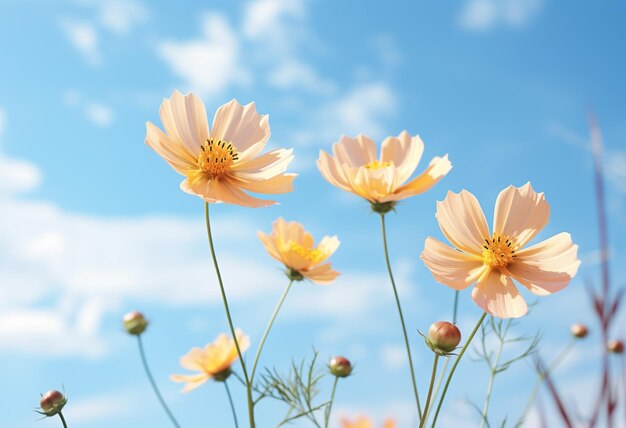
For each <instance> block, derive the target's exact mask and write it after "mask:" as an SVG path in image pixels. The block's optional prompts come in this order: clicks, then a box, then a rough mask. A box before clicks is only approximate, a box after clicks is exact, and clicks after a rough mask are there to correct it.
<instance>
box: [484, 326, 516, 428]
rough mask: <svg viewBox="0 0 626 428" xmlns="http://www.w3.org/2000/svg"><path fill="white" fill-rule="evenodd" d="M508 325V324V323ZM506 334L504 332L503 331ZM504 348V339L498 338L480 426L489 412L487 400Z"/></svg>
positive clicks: (489, 397) (489, 396)
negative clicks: (498, 342)
mask: <svg viewBox="0 0 626 428" xmlns="http://www.w3.org/2000/svg"><path fill="white" fill-rule="evenodd" d="M509 325H510V324H509ZM507 330H508V327H507ZM504 335H505V336H506V332H505V333H504ZM503 349H504V339H500V346H499V347H498V352H497V354H496V360H495V361H494V363H493V365H492V366H491V372H490V374H489V385H487V395H486V397H485V405H484V406H483V413H482V420H481V421H480V428H483V427H484V426H485V423H486V422H487V414H488V413H489V401H490V400H491V393H492V392H493V385H494V383H495V381H496V374H497V369H498V363H500V357H501V356H502V350H503Z"/></svg>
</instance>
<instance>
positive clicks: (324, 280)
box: [257, 218, 339, 284]
mask: <svg viewBox="0 0 626 428" xmlns="http://www.w3.org/2000/svg"><path fill="white" fill-rule="evenodd" d="M257 236H258V237H259V239H260V240H261V242H263V245H265V249H266V250H267V252H268V253H269V254H270V256H272V257H274V258H275V259H276V260H278V261H279V262H281V263H283V264H284V265H285V266H286V267H287V269H288V270H289V271H288V272H287V274H288V276H289V277H290V278H291V279H294V280H302V279H304V278H307V279H310V280H311V281H313V282H314V283H316V284H330V283H331V282H333V281H334V280H335V278H337V277H338V276H339V272H337V271H334V270H332V269H331V264H330V262H328V263H324V262H325V261H326V260H327V259H328V258H329V257H330V256H331V255H332V254H333V253H334V252H335V251H336V250H337V248H338V247H339V239H337V236H324V238H322V240H321V241H320V242H319V244H317V246H315V245H314V240H313V236H311V234H310V233H309V232H307V231H306V230H304V227H303V226H302V225H301V224H300V223H298V222H295V221H291V222H286V221H285V220H283V219H282V218H279V219H278V220H276V221H275V222H274V224H273V227H272V233H271V234H270V235H266V234H265V233H263V232H258V234H257Z"/></svg>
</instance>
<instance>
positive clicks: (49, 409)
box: [39, 389, 67, 416]
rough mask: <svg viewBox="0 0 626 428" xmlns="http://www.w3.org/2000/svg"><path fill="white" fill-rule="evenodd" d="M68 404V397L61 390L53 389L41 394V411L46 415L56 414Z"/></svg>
mask: <svg viewBox="0 0 626 428" xmlns="http://www.w3.org/2000/svg"><path fill="white" fill-rule="evenodd" d="M66 404H67V398H65V396H64V395H63V394H62V393H61V392H59V391H56V390H54V389H53V390H51V391H48V392H46V393H45V394H44V395H42V396H41V400H40V401H39V406H40V407H41V411H40V412H39V413H41V414H42V415H46V416H54V415H56V414H58V413H59V412H60V411H61V410H63V407H65V405H66Z"/></svg>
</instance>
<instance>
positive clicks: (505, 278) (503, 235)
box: [421, 183, 580, 318]
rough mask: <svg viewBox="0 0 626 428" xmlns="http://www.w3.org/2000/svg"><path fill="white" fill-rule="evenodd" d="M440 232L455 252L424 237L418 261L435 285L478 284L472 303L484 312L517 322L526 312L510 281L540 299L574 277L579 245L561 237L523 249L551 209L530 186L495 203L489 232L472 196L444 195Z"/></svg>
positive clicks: (464, 193)
mask: <svg viewBox="0 0 626 428" xmlns="http://www.w3.org/2000/svg"><path fill="white" fill-rule="evenodd" d="M436 217H437V221H438V222H439V227H441V231H442V232H443V234H444V235H445V237H446V238H447V239H448V241H450V243H451V244H452V245H454V247H455V248H451V247H449V246H447V245H445V244H443V243H442V242H440V241H438V240H437V239H435V238H433V237H428V238H427V239H426V243H425V245H424V251H423V252H422V254H421V258H422V260H423V261H424V263H425V264H426V266H427V267H428V268H429V269H430V271H431V273H432V274H433V276H434V277H435V280H437V281H438V282H440V283H442V284H445V285H447V286H448V287H451V288H454V289H456V290H463V289H465V288H467V287H469V286H470V285H472V284H474V283H476V286H475V287H474V289H473V290H472V299H473V300H474V302H475V303H476V304H477V305H478V306H480V307H481V308H483V309H484V310H485V311H486V312H487V313H489V314H491V315H494V316H496V317H499V318H517V317H521V316H523V315H525V314H526V312H527V311H528V308H527V305H526V302H525V301H524V298H523V297H522V296H521V294H520V293H519V291H518V290H517V287H516V286H515V284H514V283H513V281H512V279H515V280H516V281H517V282H519V283H520V284H522V285H523V286H524V287H526V288H527V289H528V290H530V292H532V293H533V294H536V295H538V296H546V295H548V294H552V293H554V292H556V291H559V290H561V289H563V288H564V287H566V286H567V285H568V284H569V282H570V280H571V279H572V278H573V277H574V275H576V272H577V271H578V266H579V265H580V260H578V257H577V253H578V246H577V245H574V244H573V243H572V238H571V236H570V234H569V233H559V234H557V235H555V236H553V237H551V238H549V239H546V240H545V241H543V242H540V243H538V244H535V245H533V246H531V247H528V248H524V247H526V244H528V243H529V242H530V241H531V240H532V239H533V238H534V237H535V236H536V235H537V233H539V231H540V230H541V229H543V227H544V226H545V225H546V224H547V223H548V218H549V217H550V206H549V205H548V203H547V202H546V200H545V196H544V194H543V193H536V192H535V191H534V190H533V188H532V186H531V185H530V183H527V184H525V185H524V186H522V187H519V188H518V187H513V186H509V187H507V188H506V189H504V190H502V191H501V192H500V194H499V195H498V199H497V200H496V206H495V211H494V220H493V232H492V233H490V232H489V229H488V227H487V221H486V219H485V215H484V214H483V211H482V209H481V207H480V204H479V203H478V200H477V199H476V197H475V196H474V195H472V194H471V193H470V192H468V191H466V190H463V191H461V193H458V194H457V193H453V192H448V195H447V196H446V198H445V199H444V200H443V201H440V202H437V214H436Z"/></svg>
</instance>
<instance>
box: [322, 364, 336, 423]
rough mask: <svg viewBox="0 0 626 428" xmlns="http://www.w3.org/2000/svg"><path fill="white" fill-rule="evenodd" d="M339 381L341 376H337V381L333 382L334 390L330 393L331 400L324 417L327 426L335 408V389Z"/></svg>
mask: <svg viewBox="0 0 626 428" xmlns="http://www.w3.org/2000/svg"><path fill="white" fill-rule="evenodd" d="M337 382H339V376H335V381H334V382H333V390H332V392H331V393H330V401H329V402H328V407H327V408H326V415H325V419H324V427H325V428H328V422H329V421H330V412H331V410H332V408H333V403H334V402H335V390H336V389H337Z"/></svg>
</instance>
